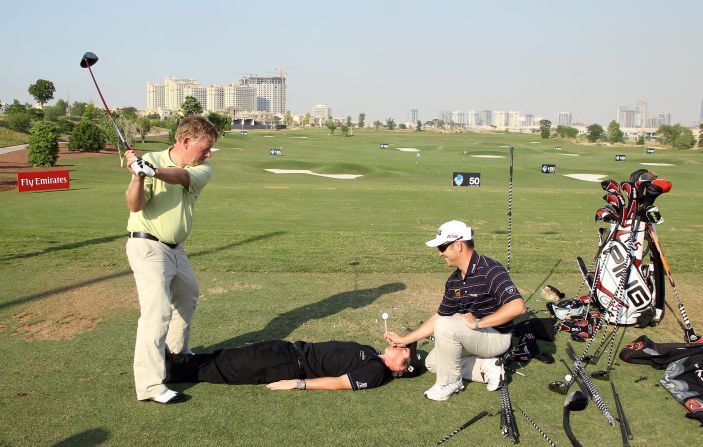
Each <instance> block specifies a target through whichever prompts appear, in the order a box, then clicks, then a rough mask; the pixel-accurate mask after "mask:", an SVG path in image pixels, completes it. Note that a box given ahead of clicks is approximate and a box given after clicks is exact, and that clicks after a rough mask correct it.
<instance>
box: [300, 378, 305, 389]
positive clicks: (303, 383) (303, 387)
mask: <svg viewBox="0 0 703 447" xmlns="http://www.w3.org/2000/svg"><path fill="white" fill-rule="evenodd" d="M298 389H299V390H304V389H305V379H298Z"/></svg>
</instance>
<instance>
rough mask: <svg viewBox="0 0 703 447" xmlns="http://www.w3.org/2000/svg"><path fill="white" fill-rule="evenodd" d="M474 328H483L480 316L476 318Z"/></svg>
mask: <svg viewBox="0 0 703 447" xmlns="http://www.w3.org/2000/svg"><path fill="white" fill-rule="evenodd" d="M474 329H481V319H480V318H476V319H475V320H474Z"/></svg>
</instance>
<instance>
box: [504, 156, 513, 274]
mask: <svg viewBox="0 0 703 447" xmlns="http://www.w3.org/2000/svg"><path fill="white" fill-rule="evenodd" d="M514 151H515V149H514V148H513V147H512V146H510V175H509V178H508V262H507V263H506V268H505V270H507V271H508V273H510V261H511V258H512V255H511V252H510V242H511V236H512V228H513V153H514Z"/></svg>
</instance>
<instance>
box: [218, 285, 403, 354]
mask: <svg viewBox="0 0 703 447" xmlns="http://www.w3.org/2000/svg"><path fill="white" fill-rule="evenodd" d="M405 288H406V286H405V284H403V283H399V282H394V283H389V284H384V285H382V286H379V287H374V288H371V289H360V290H351V291H347V292H341V293H337V294H335V295H332V296H330V297H327V298H325V299H323V300H321V301H318V302H316V303H310V304H306V305H305V306H302V307H298V308H297V309H293V310H290V311H288V312H285V313H282V314H281V315H278V316H277V317H275V318H274V319H273V320H271V321H270V322H269V323H268V324H267V325H266V326H264V327H263V328H261V329H259V330H258V331H253V332H249V333H246V334H241V335H238V336H236V337H233V338H230V339H229V340H225V341H222V342H220V343H217V344H216V345H213V346H210V347H209V348H205V351H207V352H210V351H212V350H214V349H219V348H224V347H238V346H242V345H244V344H245V343H251V342H258V341H266V340H280V339H284V338H286V337H287V336H289V335H290V334H291V332H293V331H294V330H295V329H296V328H298V327H300V326H302V325H303V324H305V323H306V322H308V321H311V320H319V319H321V318H325V317H328V316H330V315H334V314H336V313H338V312H341V311H342V310H345V309H360V308H362V307H366V306H368V305H369V304H371V303H373V302H374V301H375V300H376V299H377V298H379V297H381V296H382V295H385V294H388V293H394V292H399V291H401V290H405Z"/></svg>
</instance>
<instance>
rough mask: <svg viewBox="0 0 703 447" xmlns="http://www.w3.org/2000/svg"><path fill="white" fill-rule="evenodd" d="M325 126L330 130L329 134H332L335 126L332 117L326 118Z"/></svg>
mask: <svg viewBox="0 0 703 447" xmlns="http://www.w3.org/2000/svg"><path fill="white" fill-rule="evenodd" d="M325 126H326V127H327V128H328V129H329V130H330V134H332V135H334V130H335V129H336V128H337V123H335V122H334V120H333V119H332V118H327V122H326V123H325Z"/></svg>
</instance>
